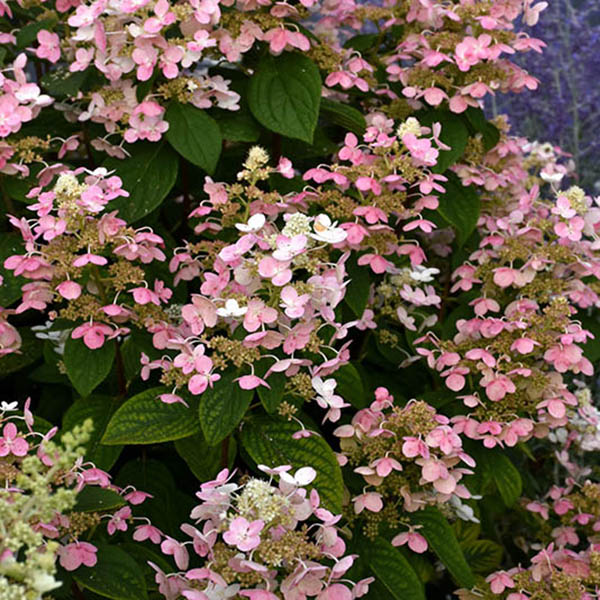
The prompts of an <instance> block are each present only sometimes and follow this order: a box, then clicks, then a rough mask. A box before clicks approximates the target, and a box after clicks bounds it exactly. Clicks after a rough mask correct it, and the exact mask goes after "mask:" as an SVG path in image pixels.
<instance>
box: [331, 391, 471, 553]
mask: <svg viewBox="0 0 600 600" xmlns="http://www.w3.org/2000/svg"><path fill="white" fill-rule="evenodd" d="M334 433H335V435H336V436H338V437H339V438H340V447H341V455H340V458H339V460H340V462H341V464H342V465H348V466H350V467H353V470H354V472H355V473H358V474H359V475H361V477H362V478H363V479H364V482H365V486H366V487H365V488H363V492H362V493H361V494H359V495H357V496H355V497H354V498H353V499H352V502H353V508H354V513H355V514H357V515H359V514H361V513H363V511H365V512H364V516H366V523H365V531H366V533H367V535H369V536H370V537H376V536H377V534H378V531H379V525H380V524H381V523H385V524H386V526H387V527H389V528H391V529H394V530H395V529H397V528H398V527H401V526H406V527H407V529H408V531H406V532H404V531H403V532H401V533H399V534H397V535H396V536H395V537H394V538H393V539H392V544H393V545H403V544H406V543H408V547H409V548H410V549H411V550H413V551H415V552H417V553H421V552H425V550H427V541H426V540H425V538H424V537H423V536H422V535H421V534H420V533H419V532H418V527H417V528H415V527H414V526H411V525H410V522H409V519H408V518H407V517H408V514H410V513H412V512H414V511H417V510H421V509H423V508H425V507H426V506H428V505H441V504H445V503H449V505H450V506H454V507H457V508H459V507H461V506H462V503H461V499H463V500H466V499H469V498H470V497H471V493H470V492H469V490H468V489H467V488H466V487H465V485H464V484H463V483H460V481H461V479H462V478H463V476H464V475H466V474H469V473H472V471H471V470H470V469H469V468H467V467H474V466H475V461H474V460H473V459H472V458H471V457H470V456H469V455H468V454H467V453H466V452H465V451H464V450H463V447H462V440H461V438H460V436H459V435H457V434H456V433H455V431H454V429H453V427H452V425H451V423H450V419H448V417H445V416H444V415H441V414H438V413H437V412H436V410H435V409H434V408H433V407H432V406H430V405H428V404H427V403H426V402H423V401H418V400H411V401H410V402H408V403H407V404H405V405H404V406H398V405H396V404H394V397H393V396H392V395H390V393H389V391H388V390H387V389H386V388H383V387H380V388H377V390H375V400H374V401H373V402H372V404H371V406H370V407H369V408H365V409H363V410H360V411H358V412H357V413H356V414H355V415H354V417H353V418H352V423H351V424H349V425H342V426H340V427H338V428H337V429H336V430H335V432H334ZM398 505H400V506H402V511H403V512H405V513H407V517H402V516H399V513H398Z"/></svg>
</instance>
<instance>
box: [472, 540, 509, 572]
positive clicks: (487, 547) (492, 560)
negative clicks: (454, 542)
mask: <svg viewBox="0 0 600 600" xmlns="http://www.w3.org/2000/svg"><path fill="white" fill-rule="evenodd" d="M462 549H463V552H464V553H465V558H466V559H467V562H468V563H469V565H470V566H471V569H473V571H475V572H476V573H485V574H487V573H491V572H492V571H493V570H495V569H497V568H498V567H499V566H500V563H501V562H502V553H503V549H502V546H500V545H499V544H496V542H492V541H491V540H473V541H469V542H467V543H466V544H463V546H462Z"/></svg>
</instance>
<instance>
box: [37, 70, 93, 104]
mask: <svg viewBox="0 0 600 600" xmlns="http://www.w3.org/2000/svg"><path fill="white" fill-rule="evenodd" d="M89 73H90V71H89V70H85V71H75V73H70V72H69V70H68V69H66V68H63V67H60V68H58V69H56V70H55V71H48V72H47V73H46V74H45V75H44V76H43V77H42V85H43V87H44V90H45V91H47V92H48V94H50V95H51V96H52V97H54V98H64V97H66V96H76V95H77V92H78V91H79V90H80V89H81V88H82V87H83V84H84V83H85V81H86V79H87V77H88V75H89Z"/></svg>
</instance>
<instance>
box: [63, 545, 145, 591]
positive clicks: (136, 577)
mask: <svg viewBox="0 0 600 600" xmlns="http://www.w3.org/2000/svg"><path fill="white" fill-rule="evenodd" d="M97 547H98V553H97V555H96V556H97V557H98V562H97V563H96V565H95V566H94V568H93V569H90V568H89V567H85V566H82V567H79V569H77V570H76V571H74V572H73V579H75V581H76V582H77V583H78V584H79V585H80V586H81V587H84V588H86V589H88V590H90V591H92V592H95V593H96V594H100V595H101V596H104V597H105V598H111V599H112V600H146V599H147V598H148V595H147V593H146V582H145V581H144V577H143V575H142V573H141V571H140V568H139V566H138V564H137V562H136V561H135V560H133V558H131V556H129V554H127V553H126V552H124V551H123V550H121V549H120V548H117V547H116V546H109V545H108V544H97Z"/></svg>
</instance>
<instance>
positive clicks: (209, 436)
mask: <svg viewBox="0 0 600 600" xmlns="http://www.w3.org/2000/svg"><path fill="white" fill-rule="evenodd" d="M235 377H236V375H235V374H233V373H228V374H226V375H224V376H223V377H222V378H221V379H220V380H219V381H217V382H216V383H215V385H214V387H212V388H210V387H209V388H208V389H207V390H206V391H205V392H204V393H203V394H202V396H201V398H200V406H199V408H198V411H199V412H198V414H199V416H200V425H201V427H202V432H203V433H204V436H205V437H206V441H207V442H208V443H209V444H210V445H211V446H214V445H215V444H218V443H219V442H221V441H223V440H224V439H225V438H226V437H227V436H228V435H229V434H230V433H231V432H232V431H233V430H234V429H235V427H236V426H237V425H238V424H239V422H240V421H241V420H242V417H243V416H244V415H245V414H246V411H247V410H248V407H249V406H250V401H251V400H252V396H253V395H254V394H253V392H252V391H251V390H243V389H242V388H240V386H239V385H238V384H237V382H234V381H233V380H234V379H235Z"/></svg>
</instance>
